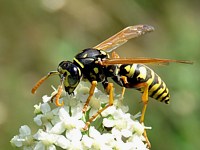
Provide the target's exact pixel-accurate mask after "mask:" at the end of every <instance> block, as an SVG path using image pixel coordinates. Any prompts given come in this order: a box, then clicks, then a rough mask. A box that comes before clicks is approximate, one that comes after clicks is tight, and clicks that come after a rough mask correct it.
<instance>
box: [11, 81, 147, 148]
mask: <svg viewBox="0 0 200 150" xmlns="http://www.w3.org/2000/svg"><path fill="white" fill-rule="evenodd" d="M85 84H86V83H84V82H81V84H80V85H79V86H78V87H77V89H76V91H75V94H74V95H73V96H69V95H67V94H66V95H65V96H63V97H62V98H61V101H64V103H65V105H64V106H62V107H55V106H54V105H52V104H49V103H48V102H49V101H50V100H51V98H52V97H48V96H44V97H43V103H40V104H39V105H35V106H34V107H35V111H34V113H35V117H34V122H35V123H36V124H37V125H38V126H39V127H40V129H38V131H37V132H36V133H32V132H31V129H30V128H29V127H28V126H27V125H24V126H21V128H20V129H19V135H16V136H14V137H13V138H12V140H11V143H12V145H14V146H16V147H21V148H23V149H24V150H56V148H59V149H60V148H61V149H69V150H87V149H92V150H113V149H115V150H146V149H148V148H147V144H145V142H144V137H143V135H142V134H143V132H144V129H145V127H144V126H143V125H141V124H140V123H139V122H138V121H137V120H136V119H135V118H134V117H133V116H131V115H130V114H129V113H127V111H128V107H126V106H124V105H122V103H121V100H120V99H119V97H120V96H115V101H114V105H113V106H111V107H109V108H108V109H106V110H105V111H103V112H102V114H101V115H99V116H98V117H97V118H96V119H95V120H94V121H93V122H92V124H91V125H90V127H89V129H88V130H87V131H84V130H83V128H84V126H85V122H86V121H87V120H88V118H89V117H91V116H92V115H93V114H94V113H96V112H97V110H99V108H101V107H102V106H105V104H107V103H108V96H107V95H106V94H104V93H102V92H101V91H100V90H98V89H95V93H94V96H93V98H92V99H91V102H90V105H89V106H88V111H87V112H86V114H83V113H82V108H83V105H84V102H85V101H86V99H87V97H88V92H89V86H88V85H85ZM54 93H55V92H54ZM54 93H52V95H54ZM51 105H52V106H51Z"/></svg>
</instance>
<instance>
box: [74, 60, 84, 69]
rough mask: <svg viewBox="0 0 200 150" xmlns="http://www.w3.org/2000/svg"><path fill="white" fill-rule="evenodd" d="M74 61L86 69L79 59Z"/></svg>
mask: <svg viewBox="0 0 200 150" xmlns="http://www.w3.org/2000/svg"><path fill="white" fill-rule="evenodd" d="M74 61H75V62H76V63H78V64H79V65H80V66H81V68H84V65H83V64H82V63H81V62H80V61H79V60H78V59H76V58H74Z"/></svg>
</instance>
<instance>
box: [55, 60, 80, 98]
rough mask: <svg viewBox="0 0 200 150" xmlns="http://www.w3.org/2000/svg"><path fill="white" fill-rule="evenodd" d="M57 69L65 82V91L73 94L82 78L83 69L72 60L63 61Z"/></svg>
mask: <svg viewBox="0 0 200 150" xmlns="http://www.w3.org/2000/svg"><path fill="white" fill-rule="evenodd" d="M57 71H58V72H59V76H60V78H61V82H63V84H64V87H65V91H66V92H67V93H68V94H72V93H73V91H74V90H75V88H76V87H77V86H78V84H79V82H80V80H81V77H82V73H81V70H80V69H79V67H78V66H76V65H75V64H73V63H72V62H70V61H62V62H61V63H60V64H59V65H58V68H57Z"/></svg>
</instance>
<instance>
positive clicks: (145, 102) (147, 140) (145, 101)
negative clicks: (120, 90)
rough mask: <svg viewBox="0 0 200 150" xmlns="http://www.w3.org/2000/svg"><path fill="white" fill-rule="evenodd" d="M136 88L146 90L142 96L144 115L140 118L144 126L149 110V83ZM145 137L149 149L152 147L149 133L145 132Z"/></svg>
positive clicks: (140, 84)
mask: <svg viewBox="0 0 200 150" xmlns="http://www.w3.org/2000/svg"><path fill="white" fill-rule="evenodd" d="M134 87H135V88H139V89H140V88H144V92H143V94H142V102H143V108H142V114H141V117H140V123H141V124H143V125H144V117H145V112H146V109H147V104H148V91H149V90H148V89H149V85H148V84H147V83H139V84H137V85H136V86H134ZM143 136H144V138H145V140H146V143H147V145H148V147H149V148H150V147H151V143H150V142H149V139H148V137H147V133H146V130H144V133H143Z"/></svg>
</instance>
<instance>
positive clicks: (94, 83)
mask: <svg viewBox="0 0 200 150" xmlns="http://www.w3.org/2000/svg"><path fill="white" fill-rule="evenodd" d="M96 86H97V81H92V83H91V87H90V91H89V96H88V98H87V101H86V102H85V105H84V106H83V109H82V111H83V113H85V112H86V111H87V107H88V105H89V102H90V100H91V98H92V96H93V94H94V90H95V87H96Z"/></svg>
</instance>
